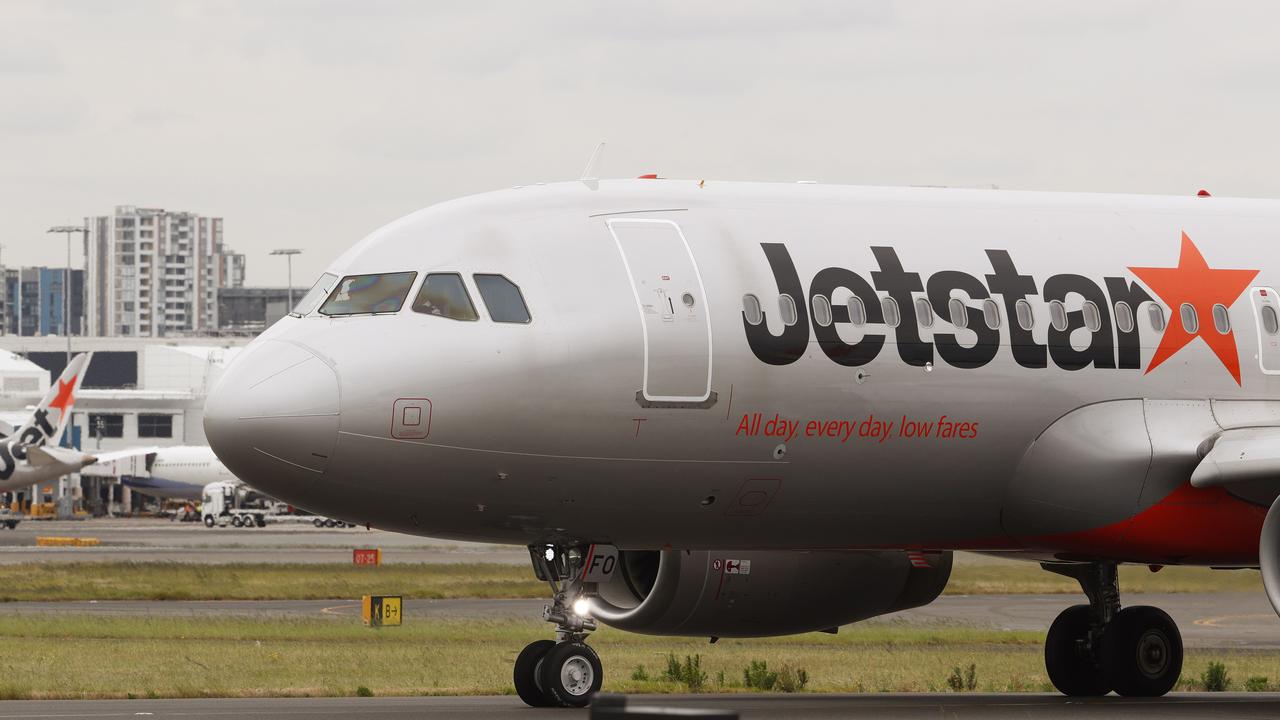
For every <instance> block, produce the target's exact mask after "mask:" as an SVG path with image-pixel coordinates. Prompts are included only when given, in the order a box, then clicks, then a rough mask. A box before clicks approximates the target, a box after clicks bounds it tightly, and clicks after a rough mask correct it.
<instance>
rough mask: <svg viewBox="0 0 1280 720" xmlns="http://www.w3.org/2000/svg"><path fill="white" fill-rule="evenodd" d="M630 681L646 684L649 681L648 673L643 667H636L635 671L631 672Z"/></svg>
mask: <svg viewBox="0 0 1280 720" xmlns="http://www.w3.org/2000/svg"><path fill="white" fill-rule="evenodd" d="M631 679H632V680H635V681H636V682H647V681H648V680H649V671H648V670H645V669H644V666H643V665H637V666H636V669H635V670H632V671H631Z"/></svg>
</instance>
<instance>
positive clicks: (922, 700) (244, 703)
mask: <svg viewBox="0 0 1280 720" xmlns="http://www.w3.org/2000/svg"><path fill="white" fill-rule="evenodd" d="M627 705H628V707H629V708H634V709H636V710H641V708H644V709H645V710H648V709H651V708H664V709H666V708H670V709H676V710H681V709H682V710H695V711H696V710H702V711H704V712H705V711H716V712H714V713H712V715H713V716H715V717H724V716H725V715H726V713H737V714H738V716H739V717H742V718H785V720H807V719H809V718H821V719H826V718H895V719H906V718H930V719H934V718H1036V719H1039V718H1055V719H1056V718H1071V719H1075V718H1205V717H1212V718H1215V719H1219V720H1221V719H1230V718H1276V717H1280V694H1274V693H1176V694H1173V695H1169V696H1168V697H1163V698H1158V699H1148V700H1138V699H1126V698H1119V697H1105V698H1091V699H1088V700H1071V699H1067V698H1064V697H1061V696H1057V695H1042V694H1016V695H1015V694H983V693H964V694H924V693H921V694H910V695H897V694H874V695H818V694H800V695H636V696H630V697H628V698H627ZM642 712H643V711H642ZM646 714H647V715H648V716H650V717H653V716H654V715H653V714H652V713H646ZM699 714H701V713H690V714H689V715H692V716H694V717H696V716H698V715H699ZM681 715H684V713H679V712H678V711H677V712H672V713H670V714H669V715H667V716H669V717H680V716H681ZM689 715H685V716H686V717H687V716H689ZM589 716H590V710H535V709H533V708H528V707H525V706H524V704H523V703H521V702H520V700H519V699H517V698H515V697H514V696H499V697H412V698H263V699H253V698H248V699H240V698H237V699H192V700H9V701H4V702H0V720H16V719H18V718H23V719H31V720H35V719H37V718H39V719H41V720H52V719H54V718H79V719H84V720H90V719H92V718H145V719H146V720H162V719H164V718H172V719H174V720H178V719H179V718H180V719H181V720H201V719H202V718H210V719H214V718H216V719H218V720H225V719H227V718H233V717H234V718H236V720H259V719H262V720H265V719H267V718H303V717H315V718H353V719H354V718H360V720H384V719H385V720H391V719H394V720H404V719H405V718H420V717H440V718H468V719H471V720H483V719H486V718H540V717H546V718H551V717H561V718H571V717H580V718H587V717H589ZM610 716H611V717H625V716H624V715H616V714H613V713H610Z"/></svg>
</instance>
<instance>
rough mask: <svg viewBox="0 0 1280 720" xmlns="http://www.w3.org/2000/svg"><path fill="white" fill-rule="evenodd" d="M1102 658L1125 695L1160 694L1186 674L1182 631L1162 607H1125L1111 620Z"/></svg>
mask: <svg viewBox="0 0 1280 720" xmlns="http://www.w3.org/2000/svg"><path fill="white" fill-rule="evenodd" d="M1099 658H1100V660H1101V665H1102V672H1103V673H1104V674H1105V675H1106V677H1107V679H1108V680H1110V681H1111V686H1112V687H1113V688H1114V689H1115V691H1116V692H1117V693H1119V694H1120V695H1124V696H1125V697H1160V696H1161V695H1164V694H1165V693H1167V692H1169V691H1170V690H1172V689H1173V686H1174V685H1176V684H1177V683H1178V678H1179V677H1180V676H1181V675H1182V659H1183V649H1182V633H1181V632H1179V631H1178V625H1177V623H1175V622H1174V621H1173V618H1171V617H1169V614H1168V613H1166V612H1165V611H1163V610H1161V609H1160V608H1156V607H1150V606H1145V605H1136V606H1134V607H1130V608H1125V609H1124V610H1121V611H1120V612H1119V613H1116V616H1115V617H1114V618H1113V619H1112V620H1111V622H1110V623H1108V624H1107V629H1106V631H1105V632H1103V634H1102V647H1101V648H1100V652H1099Z"/></svg>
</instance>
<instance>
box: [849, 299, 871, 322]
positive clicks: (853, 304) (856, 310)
mask: <svg viewBox="0 0 1280 720" xmlns="http://www.w3.org/2000/svg"><path fill="white" fill-rule="evenodd" d="M848 305H849V322H851V323H853V324H854V325H865V324H867V306H866V305H863V304H862V298H860V297H858V296H857V295H854V296H853V297H851V298H849V302H848Z"/></svg>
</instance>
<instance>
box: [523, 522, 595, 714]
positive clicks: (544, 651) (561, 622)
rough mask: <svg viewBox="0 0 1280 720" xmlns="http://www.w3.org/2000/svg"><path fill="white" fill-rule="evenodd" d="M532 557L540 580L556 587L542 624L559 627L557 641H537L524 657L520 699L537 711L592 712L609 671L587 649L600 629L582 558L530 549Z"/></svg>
mask: <svg viewBox="0 0 1280 720" xmlns="http://www.w3.org/2000/svg"><path fill="white" fill-rule="evenodd" d="M529 557H530V558H531V559H532V560H533V569H534V573H536V574H537V576H538V579H539V580H544V581H546V582H547V583H548V584H549V585H550V586H551V592H552V597H553V600H552V604H551V605H546V606H544V607H543V609H542V619H543V620H546V621H547V622H550V623H554V624H555V626H556V639H555V640H554V641H552V640H536V641H534V642H532V643H529V644H528V645H526V646H525V648H524V649H523V650H521V651H520V654H519V655H518V656H517V657H516V664H515V669H514V671H513V673H512V674H513V680H514V681H515V686H516V694H517V695H519V696H520V699H521V700H523V701H524V702H525V704H527V705H529V706H531V707H586V705H587V703H589V702H591V698H592V697H593V696H594V695H595V694H596V693H597V692H599V691H600V685H601V684H602V683H603V682H604V667H603V666H602V665H601V663H600V656H599V655H597V654H596V651H595V650H592V649H591V648H590V647H589V646H587V644H586V639H587V635H588V634H589V633H590V632H591V631H593V630H595V629H596V623H595V620H592V619H591V618H590V617H589V616H588V612H589V608H590V603H589V601H588V599H587V596H586V594H585V593H584V589H583V581H582V579H581V578H582V562H583V556H582V552H581V551H580V550H579V549H578V548H568V549H564V548H559V547H556V546H552V545H542V546H540V545H530V546H529Z"/></svg>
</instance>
